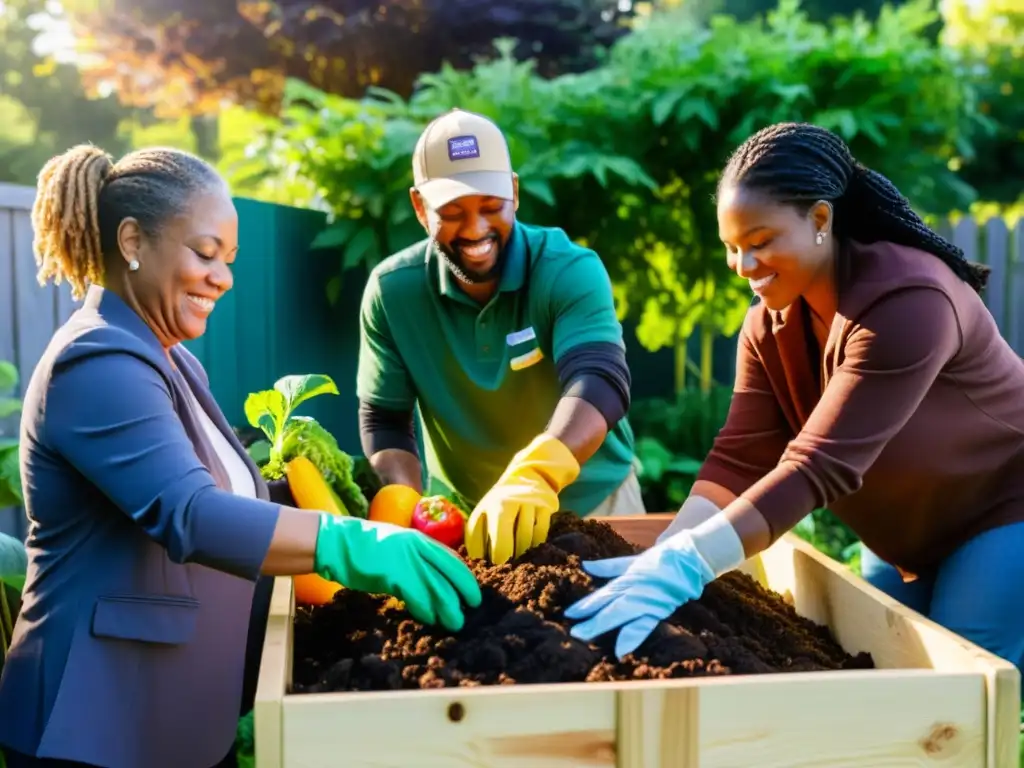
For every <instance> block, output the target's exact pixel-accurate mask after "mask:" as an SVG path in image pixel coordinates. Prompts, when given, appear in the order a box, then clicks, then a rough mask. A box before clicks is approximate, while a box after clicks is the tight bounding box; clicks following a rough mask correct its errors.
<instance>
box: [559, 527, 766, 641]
mask: <svg viewBox="0 0 1024 768" xmlns="http://www.w3.org/2000/svg"><path fill="white" fill-rule="evenodd" d="M745 559H746V556H745V555H744V552H743V543H742V542H741V541H740V538H739V536H738V535H737V534H736V531H735V529H734V528H733V527H732V524H731V523H730V522H729V521H728V520H727V519H726V518H725V516H724V515H723V514H721V513H718V514H716V515H714V516H713V517H711V518H710V519H708V520H706V521H705V522H703V523H701V524H700V525H698V526H696V527H695V528H688V529H683V530H680V531H678V532H676V533H673V534H672V535H671V536H669V537H667V538H665V539H662V540H661V541H659V543H657V544H655V545H654V546H653V547H651V548H650V549H648V550H647V551H646V552H644V553H642V554H640V555H631V556H627V557H612V558H608V559H605V560H590V561H585V562H584V563H583V569H584V570H585V571H586V572H587V573H589V574H590V575H591V576H593V577H595V578H599V579H612V580H611V581H610V582H608V583H607V584H605V585H604V586H603V587H601V588H600V589H598V590H596V591H594V592H593V593H591V594H589V595H587V596H586V597H584V598H583V599H581V600H578V601H577V602H575V603H573V604H572V605H570V606H569V607H568V608H567V609H566V610H565V616H566V618H568V619H570V620H577V619H586V621H583V622H581V623H580V624H577V625H575V626H574V627H573V628H572V629H571V630H570V632H569V633H570V634H571V635H572V636H573V637H575V638H576V639H578V640H583V641H585V642H587V641H590V640H593V639H594V638H595V637H598V636H600V635H603V634H605V633H606V632H610V631H611V630H613V629H619V635H618V637H617V638H616V640H615V655H616V657H617V658H619V659H620V660H621V659H622V657H624V656H625V655H627V654H629V653H632V652H633V651H635V650H636V649H637V648H638V647H639V646H640V645H641V643H643V641H644V640H646V639H647V637H648V635H650V634H651V632H653V631H654V629H655V627H657V626H658V623H659V622H661V621H663V620H664V619H667V618H668V617H669V616H671V615H672V614H673V613H674V612H675V610H676V609H677V608H679V606H681V605H683V604H684V603H687V602H689V601H690V600H696V599H697V598H698V597H700V596H701V594H702V593H703V592H704V587H705V586H707V585H708V584H709V583H710V582H712V581H714V580H715V579H716V578H718V576H720V575H721V574H723V573H725V572H727V571H731V570H732V569H733V568H736V567H737V566H738V565H740V564H741V563H742V562H743V561H744V560H745Z"/></svg>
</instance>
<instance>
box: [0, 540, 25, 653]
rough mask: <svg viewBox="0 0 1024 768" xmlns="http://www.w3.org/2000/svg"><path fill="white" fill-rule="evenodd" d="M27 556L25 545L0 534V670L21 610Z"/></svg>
mask: <svg viewBox="0 0 1024 768" xmlns="http://www.w3.org/2000/svg"><path fill="white" fill-rule="evenodd" d="M27 569H28V555H27V553H26V552H25V545H24V544H22V543H21V542H20V541H18V540H17V539H16V538H14V537H13V536H8V535H7V534H6V533H0V670H2V669H3V662H4V659H6V658H7V649H8V648H10V646H11V637H12V635H13V634H14V620H15V619H16V618H18V611H19V610H20V609H21V591H22V589H24V587H25V571H26V570H27Z"/></svg>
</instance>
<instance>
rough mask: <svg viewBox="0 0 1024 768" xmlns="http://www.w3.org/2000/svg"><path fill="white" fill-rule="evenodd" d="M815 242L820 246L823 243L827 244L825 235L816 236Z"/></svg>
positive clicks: (821, 233) (822, 233)
mask: <svg viewBox="0 0 1024 768" xmlns="http://www.w3.org/2000/svg"><path fill="white" fill-rule="evenodd" d="M814 242H816V243H817V244H818V245H821V244H822V243H823V242H825V233H824V232H819V233H818V234H817V236H815V238H814Z"/></svg>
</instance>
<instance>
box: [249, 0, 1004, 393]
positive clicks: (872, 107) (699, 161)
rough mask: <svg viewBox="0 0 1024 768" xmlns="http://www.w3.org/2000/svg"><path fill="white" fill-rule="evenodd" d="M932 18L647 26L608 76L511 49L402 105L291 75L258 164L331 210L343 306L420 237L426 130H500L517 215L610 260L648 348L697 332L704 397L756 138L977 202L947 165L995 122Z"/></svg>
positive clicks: (944, 196)
mask: <svg viewBox="0 0 1024 768" xmlns="http://www.w3.org/2000/svg"><path fill="white" fill-rule="evenodd" d="M936 18H937V17H936V15H935V14H934V13H933V12H932V11H931V10H930V9H929V4H928V3H927V2H924V1H923V0H922V2H915V3H911V4H908V5H905V6H902V7H901V8H899V9H897V10H891V9H887V10H886V11H885V12H883V13H882V14H881V16H880V18H879V19H878V21H877V22H874V23H870V22H868V21H866V20H863V19H859V18H854V19H846V20H843V19H839V20H836V21H835V22H834V23H832V24H831V25H823V24H818V23H812V22H810V21H808V20H807V18H806V17H805V16H804V15H803V14H802V13H801V11H800V9H799V7H798V5H797V3H796V2H794V1H791V0H786V1H785V2H783V3H782V4H781V5H780V7H779V9H778V10H777V11H775V12H773V13H771V14H769V15H768V18H767V20H766V21H760V20H755V21H749V22H744V23H739V22H737V21H735V20H734V19H732V18H730V17H725V16H719V17H714V18H712V19H711V21H710V22H708V23H701V22H698V21H695V20H693V19H692V18H687V17H684V16H654V17H652V18H651V20H650V21H649V23H647V24H645V25H640V26H638V27H637V28H636V29H635V31H633V32H632V33H630V34H629V35H626V36H625V37H623V38H622V39H620V40H619V41H618V42H617V43H616V44H615V46H614V47H613V48H612V50H611V52H610V54H609V56H608V60H607V61H606V62H605V63H604V64H603V65H601V66H599V67H596V68H593V69H591V70H589V71H587V72H584V73H582V74H569V75H563V76H560V77H556V78H553V79H544V78H541V77H540V76H538V74H537V73H536V71H535V67H534V63H533V62H531V61H525V62H523V61H517V60H516V59H515V58H514V57H513V56H512V48H513V45H514V44H513V43H512V42H511V41H499V42H498V44H497V51H498V55H497V56H496V57H494V58H493V59H492V60H489V61H481V62H480V63H478V64H477V65H476V66H475V67H474V68H472V69H469V70H462V71H459V70H456V69H454V68H452V67H450V66H445V67H443V68H441V69H440V71H438V72H433V73H428V74H424V75H422V76H421V78H420V80H419V87H418V89H417V90H416V92H415V93H414V94H413V95H412V96H411V97H410V98H409V99H403V98H401V97H399V96H398V95H396V94H394V93H390V92H387V91H382V90H379V89H371V90H370V92H369V93H368V95H367V97H366V98H364V99H362V100H351V99H345V98H340V97H337V96H333V95H329V94H326V93H324V92H322V91H319V90H316V89H314V88H312V87H310V86H309V85H308V84H305V83H299V82H295V81H293V82H292V83H290V84H289V87H288V89H287V92H286V101H285V107H284V110H283V112H282V123H281V125H280V126H279V127H278V128H277V129H276V130H275V131H274V132H273V133H272V134H270V135H267V136H264V137H262V138H261V139H259V140H258V141H257V142H256V143H254V145H253V146H252V147H250V153H251V154H253V155H258V156H261V157H265V158H266V159H267V161H268V168H267V174H268V176H269V177H271V178H278V179H279V178H282V177H283V178H285V179H286V180H287V183H289V184H291V185H293V188H294V190H295V193H296V199H295V200H294V201H293V202H294V203H295V204H298V205H309V206H314V207H320V208H325V209H327V210H329V211H330V213H331V214H332V217H333V223H332V225H331V226H330V227H329V228H328V229H327V230H325V231H324V232H323V233H322V234H321V236H320V237H319V239H318V242H317V243H316V245H317V246H318V247H320V248H322V249H327V250H328V251H329V252H330V253H335V254H337V255H338V258H339V271H338V277H337V278H336V279H335V280H334V281H332V283H331V284H330V285H329V286H328V291H329V292H330V293H331V295H332V296H337V295H338V292H339V289H340V280H341V279H342V275H343V273H344V272H345V271H346V270H348V269H351V268H355V267H360V266H372V265H373V264H375V263H376V262H377V261H379V260H380V259H381V258H383V257H385V256H387V255H388V254H390V253H392V252H394V251H396V250H398V249H400V248H402V247H404V246H406V245H408V244H410V243H411V242H414V241H415V240H417V239H420V238H422V237H423V234H424V233H423V230H422V228H421V227H420V225H419V224H418V223H417V221H416V220H415V218H414V217H413V212H412V208H411V205H410V203H409V198H408V190H409V186H410V185H411V183H412V173H411V153H412V149H413V146H414V144H415V141H416V138H417V136H418V135H419V133H420V131H421V130H422V128H423V127H424V125H426V123H427V122H428V121H429V120H430V119H431V118H433V117H434V116H436V115H438V114H440V113H442V112H444V111H446V110H448V109H450V108H452V107H460V108H463V109H468V110H473V111H477V112H481V113H483V114H486V115H488V116H490V117H492V118H493V119H494V120H495V121H496V122H497V123H498V124H499V125H500V126H501V127H502V128H503V129H504V130H505V131H506V133H507V135H508V137H509V142H510V145H511V152H512V160H513V163H514V166H515V168H516V170H517V171H518V173H519V174H520V177H521V197H522V205H521V208H520V212H519V215H520V217H521V218H522V219H524V220H528V221H532V222H534V223H541V224H554V225H558V226H561V227H563V228H565V229H566V230H567V232H569V234H570V235H571V236H572V237H574V238H576V239H577V240H579V241H581V242H584V243H585V244H587V245H589V246H591V247H593V248H595V249H596V250H597V251H598V253H599V254H600V255H601V256H602V258H603V259H604V261H605V263H606V265H607V267H608V269H609V272H610V274H611V276H612V280H613V282H614V285H615V290H616V297H617V301H618V304H619V311H620V315H621V316H622V317H627V316H628V317H631V318H633V319H635V320H637V321H638V322H639V326H638V330H637V340H638V341H639V342H640V343H641V344H642V345H643V346H644V347H646V348H647V349H650V350H656V349H660V348H663V347H670V348H676V349H679V348H681V346H682V345H683V344H685V342H686V340H687V339H688V338H689V337H690V336H691V335H692V334H694V333H700V338H701V342H702V344H701V349H702V352H703V354H702V359H701V361H700V362H701V364H700V369H701V385H702V389H703V390H704V391H705V392H706V391H708V390H709V389H710V387H711V379H710V370H711V359H710V350H711V342H712V340H713V339H714V338H715V337H716V336H717V335H720V334H721V335H726V336H729V335H732V334H734V333H735V332H736V331H737V330H738V328H739V325H740V323H741V322H742V318H743V315H744V312H745V309H746V306H747V304H748V302H749V290H747V288H746V286H745V285H743V283H742V281H740V280H738V279H737V278H735V276H733V275H731V274H730V273H729V272H728V270H727V269H726V264H725V258H724V251H723V249H722V247H721V244H720V242H719V241H718V234H717V224H716V221H715V211H714V192H715V184H716V181H717V178H718V174H719V171H720V169H721V167H722V166H723V164H724V163H725V162H726V160H727V158H728V155H729V153H730V152H731V151H732V150H733V149H734V148H735V147H736V146H737V145H738V144H739V143H740V142H741V141H743V139H745V138H746V137H747V136H749V135H750V134H751V133H753V132H754V131H756V130H757V129H758V128H760V127H762V126H764V125H766V124H769V123H772V122H776V121H781V120H807V121H811V122H814V123H817V124H819V125H823V126H826V127H828V128H831V129H833V130H836V131H837V132H839V133H840V134H841V135H842V136H843V137H844V138H845V139H846V140H847V141H848V142H849V143H850V145H851V147H852V148H853V150H854V152H855V154H856V155H857V156H858V157H859V158H860V159H861V160H862V161H863V162H864V163H866V164H868V165H870V166H873V167H875V168H877V169H879V170H881V171H882V172H884V173H886V174H887V175H889V176H890V177H891V178H892V179H893V180H894V181H895V182H896V183H897V184H898V185H899V186H900V187H901V189H903V190H904V192H905V193H906V194H907V195H908V196H909V197H910V198H911V199H912V201H913V202H914V203H915V205H916V206H917V207H918V208H919V209H921V210H922V212H925V213H927V212H946V211H949V210H950V209H954V208H961V209H962V208H966V206H967V205H969V204H970V203H971V202H972V201H973V199H974V197H975V193H974V190H973V188H972V187H970V186H969V185H967V184H966V183H964V182H963V181H962V180H961V179H960V178H959V177H958V176H957V174H956V173H955V172H954V171H952V170H950V163H951V162H953V163H956V162H964V161H965V160H969V159H970V158H972V157H973V153H974V141H975V140H976V139H977V138H978V137H982V136H984V135H985V131H986V130H988V129H989V127H990V126H989V125H988V124H987V122H986V121H985V119H984V118H983V117H982V116H980V114H979V112H978V110H977V104H976V102H977V96H976V93H975V89H974V87H973V86H972V84H971V82H970V81H969V80H967V79H965V78H963V77H961V72H960V70H959V68H958V67H959V66H960V64H959V59H958V58H957V57H956V56H954V55H953V53H952V52H951V51H950V50H949V49H947V48H943V47H941V46H937V45H936V43H935V42H934V41H933V40H932V39H930V38H929V37H928V36H927V35H925V34H924V32H923V30H925V29H926V28H927V27H928V25H929V24H931V23H932V22H934V20H935V19H936ZM631 341H632V340H631Z"/></svg>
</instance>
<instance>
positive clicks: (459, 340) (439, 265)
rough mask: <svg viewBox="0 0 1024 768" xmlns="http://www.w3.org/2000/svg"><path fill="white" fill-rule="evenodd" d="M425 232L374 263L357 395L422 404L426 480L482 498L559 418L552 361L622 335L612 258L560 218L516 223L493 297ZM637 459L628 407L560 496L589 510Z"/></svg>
mask: <svg viewBox="0 0 1024 768" xmlns="http://www.w3.org/2000/svg"><path fill="white" fill-rule="evenodd" d="M428 242H429V241H427V240H424V241H422V242H420V243H417V244H415V245H413V246H410V247H409V248H406V249H405V250H403V251H400V252H399V253H396V254H394V255H392V256H390V257H388V258H387V259H385V260H384V261H382V262H381V263H380V264H378V265H377V266H376V267H375V268H374V269H373V270H372V272H371V273H370V276H369V280H368V281H367V285H366V290H365V293H364V294H363V300H362V307H361V316H360V317H361V332H360V347H359V372H358V377H357V395H358V397H359V398H360V399H361V400H364V401H366V402H369V403H371V404H373V405H377V406H380V407H382V408H393V409H405V408H411V407H412V406H414V405H416V406H418V408H419V416H420V420H421V424H422V426H423V430H422V432H423V442H424V448H425V464H426V470H427V473H428V478H429V482H428V484H427V487H428V489H429V492H430V493H445V492H447V491H449V490H454V491H456V492H457V493H459V494H460V495H462V496H463V497H465V499H466V500H467V501H468V502H470V503H471V504H476V503H477V502H478V501H479V500H480V498H481V497H482V496H483V495H484V494H485V493H486V492H487V491H488V490H490V488H491V486H492V485H493V484H494V483H495V482H496V481H497V479H498V477H499V476H500V475H501V473H502V472H503V471H504V470H505V468H506V467H507V466H508V463H509V461H511V459H512V456H513V455H514V454H515V453H516V452H517V451H519V450H520V449H522V448H524V447H525V446H526V445H528V444H529V443H530V441H531V440H533V438H534V437H536V436H537V435H539V434H540V433H541V432H543V431H544V429H545V427H546V426H547V424H548V421H549V420H550V419H551V416H552V414H553V413H554V410H555V406H556V404H557V403H558V400H559V398H560V397H561V392H562V386H561V383H560V382H559V380H558V374H557V371H556V368H555V363H556V361H558V360H559V359H560V358H561V357H562V355H564V354H565V353H566V352H567V351H568V350H570V349H572V348H573V347H575V346H576V345H578V344H586V343H591V342H612V343H614V344H618V345H620V346H621V345H623V343H624V342H623V338H622V326H621V325H620V323H619V321H618V319H617V318H616V316H615V306H614V302H613V299H612V287H611V282H610V280H609V278H608V273H607V271H606V270H605V267H604V264H602V263H601V260H600V258H599V257H598V255H597V254H596V253H594V252H593V251H591V250H588V249H586V248H582V247H580V246H579V245H577V244H575V243H573V242H572V241H571V240H570V239H569V237H568V236H567V235H566V234H565V232H563V231H562V230H561V229H555V228H546V227H533V226H528V225H524V224H521V223H517V224H516V226H515V229H514V231H513V234H512V236H511V238H510V239H509V244H508V256H507V261H506V264H505V268H504V270H503V273H502V277H501V280H500V284H499V288H498V291H497V292H496V293H495V295H494V296H493V297H492V298H491V300H490V301H489V302H488V303H487V304H485V305H480V304H479V303H477V302H476V301H474V300H473V299H471V298H470V297H469V296H468V295H466V294H465V293H464V292H463V291H462V290H461V289H460V288H459V286H458V283H457V281H456V280H455V278H454V277H453V276H452V275H451V273H450V272H449V271H448V269H447V268H446V267H445V265H444V262H443V261H442V260H441V259H440V258H439V257H438V256H437V254H436V253H435V252H434V249H433V248H430V247H428ZM632 460H633V432H632V429H631V427H630V425H629V421H628V420H627V419H625V418H624V419H622V420H621V421H620V422H619V423H618V424H617V425H616V426H615V427H614V428H613V429H612V430H611V431H610V432H609V433H608V436H607V438H606V439H605V441H604V443H603V445H602V446H601V448H599V449H598V451H597V453H596V454H595V455H594V456H593V457H591V458H590V460H589V461H587V462H586V464H585V465H584V466H583V467H582V468H581V472H580V475H579V477H578V478H577V480H576V481H575V482H574V483H573V484H572V485H570V486H569V487H567V488H566V489H564V490H563V491H562V493H561V494H559V505H560V508H561V509H563V510H572V511H573V512H576V513H577V514H579V515H585V514H588V513H589V512H591V511H592V510H593V509H594V508H595V507H597V506H598V505H599V504H600V503H601V502H602V501H604V499H606V498H607V497H608V496H609V495H610V494H611V493H612V492H613V491H614V490H615V489H616V488H617V487H618V486H619V485H620V484H621V483H622V481H623V480H625V478H626V476H627V475H628V473H629V470H630V466H631V463H632Z"/></svg>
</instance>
